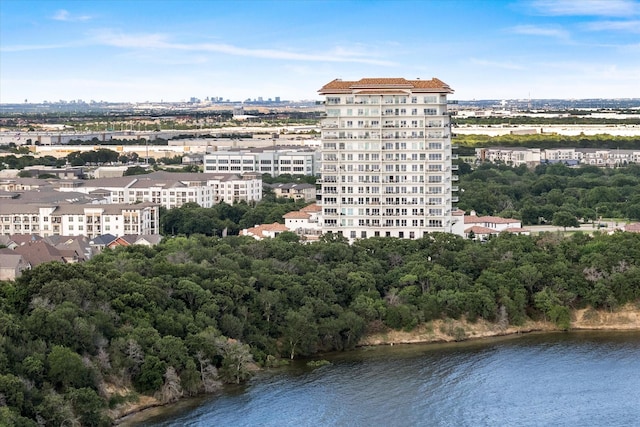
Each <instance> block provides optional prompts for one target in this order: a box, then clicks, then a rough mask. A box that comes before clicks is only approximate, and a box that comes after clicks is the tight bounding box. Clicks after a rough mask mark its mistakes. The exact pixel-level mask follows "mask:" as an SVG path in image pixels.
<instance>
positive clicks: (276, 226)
mask: <svg viewBox="0 0 640 427" xmlns="http://www.w3.org/2000/svg"><path fill="white" fill-rule="evenodd" d="M265 231H271V232H283V231H289V229H288V228H287V227H286V226H285V225H284V224H280V223H278V222H274V223H273V224H260V225H257V226H255V227H251V228H248V229H246V230H243V231H242V234H243V235H245V236H257V237H260V238H264V237H266V236H265V235H264V232H265Z"/></svg>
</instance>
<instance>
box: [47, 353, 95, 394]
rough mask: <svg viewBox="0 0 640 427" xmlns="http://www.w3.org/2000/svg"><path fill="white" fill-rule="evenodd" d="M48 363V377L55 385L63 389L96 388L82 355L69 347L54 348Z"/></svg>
mask: <svg viewBox="0 0 640 427" xmlns="http://www.w3.org/2000/svg"><path fill="white" fill-rule="evenodd" d="M47 363H48V365H49V374H48V377H49V379H50V380H51V382H52V383H53V384H56V385H60V386H62V387H87V386H92V387H93V386H95V384H94V383H93V381H92V378H91V372H90V371H89V370H88V369H87V368H86V367H85V366H84V364H83V363H82V358H81V357H80V355H79V354H77V353H75V352H73V351H72V350H70V349H69V348H67V347H63V346H60V345H56V346H53V348H52V349H51V353H49V356H48V357H47Z"/></svg>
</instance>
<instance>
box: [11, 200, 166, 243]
mask: <svg viewBox="0 0 640 427" xmlns="http://www.w3.org/2000/svg"><path fill="white" fill-rule="evenodd" d="M159 227H160V223H159V206H158V205H157V204H153V203H138V204H134V205H129V204H75V203H69V202H67V203H64V202H61V203H57V204H55V205H42V204H31V203H22V202H20V201H17V200H15V201H3V203H2V204H0V234H6V235H13V234H38V235H40V236H52V235H63V236H87V237H89V238H93V237H96V236H99V235H102V234H105V233H110V234H113V235H116V236H121V235H125V234H158V233H159V230H160V228H159Z"/></svg>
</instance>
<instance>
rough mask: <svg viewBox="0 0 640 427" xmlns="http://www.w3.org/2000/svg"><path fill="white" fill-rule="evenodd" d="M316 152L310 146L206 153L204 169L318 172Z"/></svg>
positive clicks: (277, 173) (292, 172) (208, 170)
mask: <svg viewBox="0 0 640 427" xmlns="http://www.w3.org/2000/svg"><path fill="white" fill-rule="evenodd" d="M318 167H319V153H317V152H316V151H315V150H313V149H310V148H296V149H291V148H287V149H273V148H270V149H264V148H253V149H242V150H225V151H215V152H212V153H208V154H206V155H205V156H204V171H205V172H213V173H215V172H223V173H238V174H239V173H247V172H256V173H260V174H264V173H268V174H269V175H271V176H274V177H275V176H280V175H285V174H286V175H310V176H315V175H316V173H318Z"/></svg>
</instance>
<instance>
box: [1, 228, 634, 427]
mask: <svg viewBox="0 0 640 427" xmlns="http://www.w3.org/2000/svg"><path fill="white" fill-rule="evenodd" d="M638 259H640V234H635V233H625V232H616V233H614V234H612V235H607V234H604V233H602V234H601V233H599V232H597V231H596V232H595V233H594V235H593V236H590V235H587V234H583V233H580V232H578V233H575V234H573V235H571V236H570V237H564V235H563V234H561V233H560V234H558V233H545V234H541V235H538V236H521V235H512V234H506V233H503V234H501V235H499V236H497V237H495V238H492V239H490V240H489V241H487V242H485V243H479V242H475V241H470V240H465V239H462V238H461V237H458V236H455V235H452V234H446V233H436V234H432V235H429V236H427V237H425V238H422V239H419V240H400V239H394V238H372V239H366V240H361V241H356V242H355V243H354V244H352V245H349V244H348V243H346V242H345V241H344V240H343V239H342V238H339V237H337V236H335V235H334V236H331V235H328V236H325V237H323V238H322V240H321V241H319V242H315V243H311V244H304V243H301V242H299V241H298V237H297V236H296V235H294V234H293V233H282V234H280V235H279V236H278V237H277V238H275V239H271V240H269V239H267V240H263V241H256V240H254V239H252V238H250V237H239V236H229V237H225V238H219V237H208V236H204V235H200V234H193V235H191V236H190V237H185V236H182V237H167V238H166V239H165V240H163V242H162V243H161V244H159V245H158V246H156V247H145V246H131V247H127V248H118V249H116V250H105V251H104V252H103V253H101V254H100V255H98V256H96V257H94V258H93V259H92V260H91V261H89V262H86V263H82V264H62V263H48V264H42V265H40V266H38V267H37V268H35V269H33V270H31V271H27V272H25V274H24V275H23V276H21V277H20V278H19V279H17V280H16V281H15V282H0V425H16V426H36V425H56V426H59V425H83V426H107V425H111V423H112V422H113V420H112V419H111V418H109V416H108V415H107V414H108V413H107V410H108V409H109V408H113V407H115V406H117V405H118V404H119V403H122V402H127V401H134V400H136V398H137V397H138V396H140V395H144V394H148V395H155V396H156V397H157V398H158V399H160V400H161V401H163V402H172V401H175V400H177V399H179V398H180V397H182V396H192V395H195V394H198V393H207V392H213V391H215V390H217V389H218V388H219V387H220V386H221V384H224V383H239V382H242V381H245V380H246V379H248V378H249V377H250V376H251V375H252V373H253V372H254V369H256V367H270V366H276V365H278V364H279V363H280V361H281V360H287V359H291V358H299V357H306V356H311V355H314V354H316V353H318V352H326V351H341V350H348V349H351V348H353V347H354V346H356V345H357V344H358V341H359V339H360V338H361V337H362V336H363V335H365V334H367V333H369V332H376V331H382V330H385V329H387V328H390V329H402V330H407V331H411V330H412V329H413V328H415V327H416V326H417V325H419V324H425V323H428V322H430V321H432V320H434V319H439V318H451V319H458V318H461V317H464V318H466V319H467V320H469V321H471V322H474V321H476V320H477V319H485V320H487V321H491V322H496V323H497V324H500V325H503V326H505V325H518V324H521V323H522V322H524V321H525V320H526V319H546V320H550V321H553V322H556V323H557V324H558V326H559V327H560V328H568V327H569V321H570V310H571V309H575V308H580V307H585V306H589V307H593V308H596V309H607V310H614V309H615V308H616V307H618V306H620V305H623V304H626V303H628V302H633V301H637V300H638V298H640V268H639V267H638V265H637V260H638ZM451 333H452V334H454V335H455V338H456V339H464V338H465V331H464V330H456V331H452V332H451ZM114 390H116V391H114ZM118 390H120V391H118Z"/></svg>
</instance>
